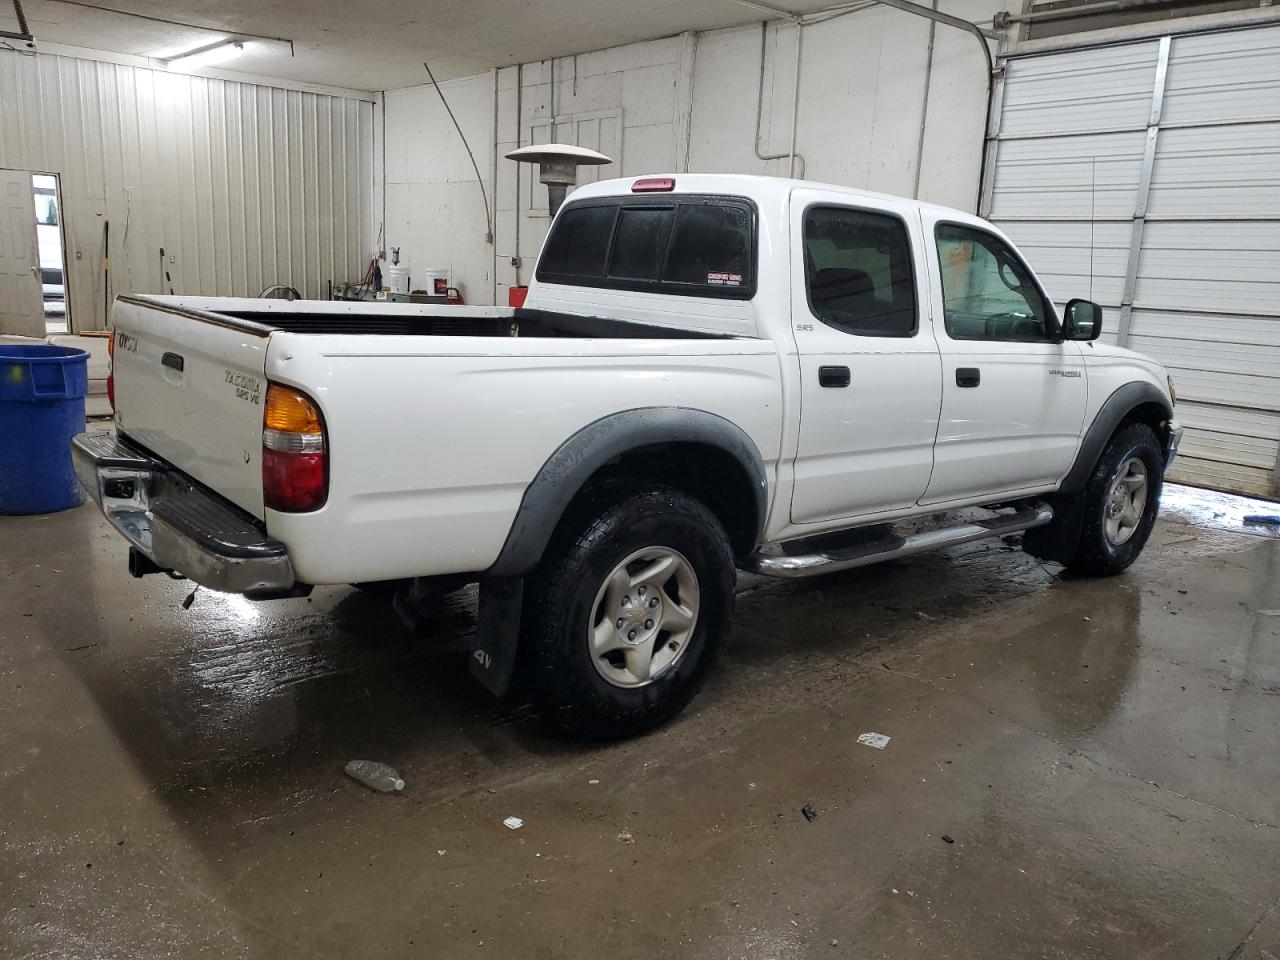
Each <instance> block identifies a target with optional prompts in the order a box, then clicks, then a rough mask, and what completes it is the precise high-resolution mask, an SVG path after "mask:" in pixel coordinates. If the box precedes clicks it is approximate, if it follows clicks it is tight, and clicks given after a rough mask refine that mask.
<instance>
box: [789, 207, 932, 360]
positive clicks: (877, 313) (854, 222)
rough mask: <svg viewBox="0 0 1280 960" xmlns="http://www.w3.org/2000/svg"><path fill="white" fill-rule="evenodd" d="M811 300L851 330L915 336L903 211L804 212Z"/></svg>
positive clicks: (825, 316) (822, 315) (820, 313)
mask: <svg viewBox="0 0 1280 960" xmlns="http://www.w3.org/2000/svg"><path fill="white" fill-rule="evenodd" d="M804 254H805V275H806V278H807V282H808V285H809V306H810V308H811V309H812V310H813V314H814V316H816V317H817V318H818V319H819V320H821V321H822V322H823V323H825V324H828V325H829V326H832V327H835V328H836V329H838V330H844V331H845V332H846V333H853V334H858V335H861V336H876V337H909V336H911V335H912V334H914V333H915V331H916V289H915V275H914V272H913V271H912V269H911V245H910V242H909V241H908V239H907V228H906V226H905V225H904V224H903V223H902V221H901V220H899V219H898V218H897V217H891V216H888V215H886V214H883V213H871V212H869V211H865V210H850V209H848V208H846V207H814V208H812V209H810V210H809V211H808V212H807V213H806V214H805V218H804Z"/></svg>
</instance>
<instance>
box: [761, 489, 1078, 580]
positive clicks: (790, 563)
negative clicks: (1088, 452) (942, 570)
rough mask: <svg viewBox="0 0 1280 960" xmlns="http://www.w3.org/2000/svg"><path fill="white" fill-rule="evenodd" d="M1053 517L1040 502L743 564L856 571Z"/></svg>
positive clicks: (794, 573) (773, 571)
mask: <svg viewBox="0 0 1280 960" xmlns="http://www.w3.org/2000/svg"><path fill="white" fill-rule="evenodd" d="M1052 519H1053V508H1052V507H1050V506H1049V505H1048V504H1036V505H1035V506H1033V507H1028V508H1026V509H1024V510H1019V511H1018V512H1017V513H1011V514H1003V515H1001V516H998V517H992V518H991V519H989V520H980V521H978V522H976V523H963V524H959V525H957V526H953V527H938V528H936V529H934V530H925V531H922V532H920V533H913V534H911V535H909V536H905V537H904V536H893V537H890V538H887V539H884V540H878V541H876V542H874V543H864V544H859V545H858V546H854V547H848V548H845V549H842V550H831V551H829V552H826V553H810V554H803V555H800V556H787V555H785V554H777V555H774V554H763V553H755V554H752V555H751V556H750V557H748V558H747V559H746V560H744V561H743V562H742V564H741V567H742V569H743V570H746V571H747V572H749V573H762V574H764V575H765V576H769V577H813V576H817V575H818V574H822V573H836V572H838V571H840V570H852V569H853V568H854V567H867V566H870V565H871V564H873V563H882V562H883V561H885V560H896V559H897V558H899V557H910V556H913V555H915V554H917V553H927V552H928V551H930V550H939V549H941V548H942V547H954V546H956V545H957V544H961V543H970V542H971V541H974V540H985V539H986V538H988V537H1003V536H1006V535H1007V534H1010V533H1019V532H1021V531H1023V530H1030V529H1031V528H1032V527H1042V526H1044V525H1045V524H1046V523H1048V522H1049V521H1051V520H1052Z"/></svg>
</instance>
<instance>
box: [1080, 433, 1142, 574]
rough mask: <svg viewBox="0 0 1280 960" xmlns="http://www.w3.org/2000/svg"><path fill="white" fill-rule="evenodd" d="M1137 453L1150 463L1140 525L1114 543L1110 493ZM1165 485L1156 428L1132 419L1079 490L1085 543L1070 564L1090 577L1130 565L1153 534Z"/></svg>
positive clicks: (1083, 542)
mask: <svg viewBox="0 0 1280 960" xmlns="http://www.w3.org/2000/svg"><path fill="white" fill-rule="evenodd" d="M1135 458H1136V459H1137V460H1140V461H1141V462H1142V465H1143V466H1144V467H1145V468H1146V482H1147V488H1146V491H1147V492H1146V499H1145V502H1144V504H1143V509H1142V513H1141V517H1140V520H1139V522H1138V525H1137V527H1136V528H1135V529H1134V530H1133V532H1132V534H1131V535H1130V536H1129V537H1128V539H1127V540H1125V541H1124V542H1123V543H1120V544H1115V543H1112V542H1111V540H1110V538H1108V536H1107V529H1106V523H1107V511H1108V498H1109V495H1110V493H1111V488H1112V484H1113V483H1114V482H1115V480H1116V477H1117V474H1118V473H1119V471H1120V470H1121V468H1122V467H1123V466H1124V465H1125V464H1127V463H1129V461H1130V460H1132V459H1135ZM1163 484H1164V456H1163V455H1162V454H1161V451H1160V444H1159V443H1158V442H1157V441H1156V435H1155V433H1154V432H1153V431H1152V429H1151V428H1150V427H1148V426H1147V425H1146V424H1143V423H1131V424H1129V425H1128V426H1126V427H1124V428H1122V429H1121V430H1119V431H1117V432H1116V435H1115V436H1113V437H1112V438H1111V440H1110V442H1108V444H1107V446H1106V448H1105V449H1104V450H1103V451H1102V456H1101V457H1100V458H1099V459H1098V465H1097V466H1096V467H1095V468H1094V470H1093V473H1092V474H1091V475H1090V477H1089V481H1088V482H1087V483H1086V484H1085V488H1084V490H1083V492H1082V493H1081V494H1080V503H1079V507H1080V510H1081V513H1082V517H1083V523H1082V526H1081V529H1080V542H1079V544H1078V546H1077V547H1076V551H1075V554H1074V555H1073V556H1072V557H1070V558H1069V559H1068V560H1067V561H1066V563H1065V566H1066V568H1067V569H1068V570H1069V571H1071V572H1072V573H1075V574H1080V575H1083V576H1091V577H1109V576H1114V575H1115V574H1117V573H1120V572H1122V571H1123V570H1125V569H1127V568H1128V567H1129V565H1130V564H1132V563H1133V561H1135V560H1137V559H1138V555H1139V554H1140V553H1142V548H1143V547H1144V546H1146V543H1147V538H1148V537H1149V536H1151V528H1152V526H1154V524H1155V522H1156V514H1157V513H1158V512H1159V510H1160V492H1161V490H1162V488H1163Z"/></svg>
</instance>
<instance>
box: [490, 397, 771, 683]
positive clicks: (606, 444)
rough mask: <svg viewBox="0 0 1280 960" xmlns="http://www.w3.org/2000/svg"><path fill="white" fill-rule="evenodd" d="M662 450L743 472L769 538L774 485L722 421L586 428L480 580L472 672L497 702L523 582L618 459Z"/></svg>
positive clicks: (556, 456)
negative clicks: (693, 448)
mask: <svg viewBox="0 0 1280 960" xmlns="http://www.w3.org/2000/svg"><path fill="white" fill-rule="evenodd" d="M657 443H699V444H705V445H707V446H711V447H715V448H716V449H718V450H721V451H723V452H725V453H727V454H728V455H729V456H731V457H733V459H734V460H735V461H736V462H737V463H738V464H739V465H740V466H741V467H742V468H743V470H744V471H746V475H747V477H748V478H749V479H750V481H751V487H752V493H753V494H754V500H755V512H756V517H755V521H756V536H757V537H759V535H760V532H761V531H762V530H764V524H765V516H766V514H767V512H768V506H769V483H768V476H767V474H766V473H765V469H764V458H763V457H761V456H760V450H759V448H758V447H756V445H755V443H754V442H753V441H752V440H751V438H750V437H749V436H747V434H746V433H745V432H744V431H743V429H742V428H741V427H739V426H737V425H736V424H734V423H731V422H730V421H728V420H726V419H724V417H719V416H716V415H715V414H711V413H707V412H705V411H702V410H692V409H689V408H686V407H643V408H640V409H635V410H624V411H622V412H620V413H614V414H610V415H608V416H605V417H601V418H600V419H599V420H596V421H595V422H593V423H589V424H587V426H585V427H583V428H582V429H581V430H579V431H578V432H577V433H575V434H574V435H573V436H572V437H570V438H569V439H568V440H566V441H565V442H564V443H563V444H561V445H560V447H559V449H557V450H556V452H555V453H553V454H552V455H551V457H550V458H549V459H548V460H547V462H546V463H544V464H543V465H542V468H541V469H540V470H539V471H538V473H537V475H536V476H535V477H534V478H533V482H532V483H530V484H529V486H528V488H527V489H526V490H525V493H524V498H523V499H522V500H521V501H520V508H519V509H518V510H517V511H516V517H515V520H514V521H513V522H512V524H511V529H510V531H509V532H508V533H507V541H506V543H505V544H504V545H503V547H502V551H501V552H500V553H499V554H498V559H497V560H495V561H494V563H493V565H492V566H491V567H490V568H489V569H488V570H487V571H485V573H484V575H483V576H482V577H481V578H480V609H479V616H478V622H477V625H476V635H475V639H474V641H473V643H472V648H471V660H470V662H469V667H470V672H471V675H472V676H473V677H475V678H476V679H477V680H478V681H480V683H481V684H483V685H484V686H485V687H487V688H488V689H489V691H490V692H492V693H493V694H495V695H496V696H499V697H501V696H504V695H505V694H506V693H507V691H508V690H509V689H510V687H511V681H512V679H513V675H514V673H515V666H516V649H517V647H518V645H519V639H520V620H521V613H522V610H523V606H524V577H525V575H527V574H528V573H529V572H530V571H532V570H533V568H534V567H535V566H536V565H537V563H538V561H539V560H540V559H541V558H542V554H543V551H544V550H545V549H546V546H547V543H548V541H550V539H551V535H552V533H554V532H555V529H556V526H557V525H558V524H559V523H560V518H561V517H562V516H564V511H565V509H566V508H567V507H568V506H569V502H570V501H571V500H572V499H573V498H574V497H575V496H576V495H577V493H578V491H579V490H581V489H582V487H583V485H584V484H586V482H587V481H588V480H589V479H590V478H591V476H592V475H593V474H594V473H595V472H596V471H597V470H599V469H600V468H601V467H603V466H604V465H605V464H606V463H608V462H609V461H610V460H612V459H613V458H614V457H618V456H621V455H622V454H625V453H629V452H630V451H632V450H636V449H639V448H640V447H647V446H652V445H653V444H657Z"/></svg>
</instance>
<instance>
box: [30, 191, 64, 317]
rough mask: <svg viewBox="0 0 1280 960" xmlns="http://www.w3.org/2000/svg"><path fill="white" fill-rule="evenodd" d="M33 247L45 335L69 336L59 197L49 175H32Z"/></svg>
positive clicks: (60, 199) (60, 201)
mask: <svg viewBox="0 0 1280 960" xmlns="http://www.w3.org/2000/svg"><path fill="white" fill-rule="evenodd" d="M31 193H32V195H33V196H34V198H35V211H36V246H37V248H38V249H39V253H40V295H41V297H40V298H41V304H42V306H43V308H44V322H45V330H46V332H48V333H70V332H71V326H70V320H69V318H68V317H67V286H66V275H67V274H66V270H67V265H66V256H65V251H64V249H63V246H62V197H61V196H60V195H59V193H58V178H57V176H56V175H55V174H52V173H33V174H32V175H31Z"/></svg>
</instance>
